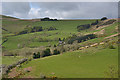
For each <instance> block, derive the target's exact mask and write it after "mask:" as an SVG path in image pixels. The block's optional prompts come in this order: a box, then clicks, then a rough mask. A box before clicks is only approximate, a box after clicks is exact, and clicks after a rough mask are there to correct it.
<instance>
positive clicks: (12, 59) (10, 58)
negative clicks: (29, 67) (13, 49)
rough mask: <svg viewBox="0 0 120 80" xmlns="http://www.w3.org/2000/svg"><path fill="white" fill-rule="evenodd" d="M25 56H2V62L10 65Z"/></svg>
mask: <svg viewBox="0 0 120 80" xmlns="http://www.w3.org/2000/svg"><path fill="white" fill-rule="evenodd" d="M22 58H23V57H20V56H16V57H14V56H3V57H2V64H5V65H10V64H13V63H16V62H17V61H19V60H20V59H22Z"/></svg>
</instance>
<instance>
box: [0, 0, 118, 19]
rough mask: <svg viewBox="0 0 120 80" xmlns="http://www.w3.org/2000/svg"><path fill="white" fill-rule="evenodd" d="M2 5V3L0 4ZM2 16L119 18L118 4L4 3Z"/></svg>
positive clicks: (26, 17) (29, 17)
mask: <svg viewBox="0 0 120 80" xmlns="http://www.w3.org/2000/svg"><path fill="white" fill-rule="evenodd" d="M0 4H1V3H0ZM0 11H2V12H1V14H2V15H7V16H13V17H17V18H20V19H34V18H43V17H49V18H57V19H99V18H102V17H104V16H105V17H108V18H117V17H118V2H2V10H0Z"/></svg>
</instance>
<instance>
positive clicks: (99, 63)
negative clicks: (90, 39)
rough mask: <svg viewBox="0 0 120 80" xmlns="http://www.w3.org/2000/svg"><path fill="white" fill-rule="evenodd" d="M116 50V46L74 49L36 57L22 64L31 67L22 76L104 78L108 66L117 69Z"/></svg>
mask: <svg viewBox="0 0 120 80" xmlns="http://www.w3.org/2000/svg"><path fill="white" fill-rule="evenodd" d="M95 49H96V50H97V51H95ZM117 50H118V48H117V47H116V49H109V48H106V49H102V50H98V49H97V48H89V49H88V50H87V52H82V51H74V52H67V53H64V54H62V55H56V56H50V57H46V58H45V59H44V58H41V59H36V60H33V61H31V62H29V63H28V64H26V65H23V68H27V67H32V69H33V70H32V71H31V72H29V73H27V74H26V75H25V76H24V77H26V76H28V75H29V76H33V77H40V75H46V76H57V77H58V78H104V77H105V75H106V74H105V72H106V71H108V70H109V68H108V67H109V66H111V65H115V67H116V69H117V64H118V51H117ZM52 73H55V74H54V75H53V74H52ZM106 77H108V76H106Z"/></svg>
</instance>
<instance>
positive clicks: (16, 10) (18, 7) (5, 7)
mask: <svg viewBox="0 0 120 80" xmlns="http://www.w3.org/2000/svg"><path fill="white" fill-rule="evenodd" d="M29 10H30V6H29V3H28V2H3V3H2V14H5V15H12V16H16V17H25V16H27V15H28V12H29Z"/></svg>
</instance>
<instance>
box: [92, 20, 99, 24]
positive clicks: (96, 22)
mask: <svg viewBox="0 0 120 80" xmlns="http://www.w3.org/2000/svg"><path fill="white" fill-rule="evenodd" d="M98 23H99V21H98V20H96V21H95V22H93V23H91V25H97V24H98Z"/></svg>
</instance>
